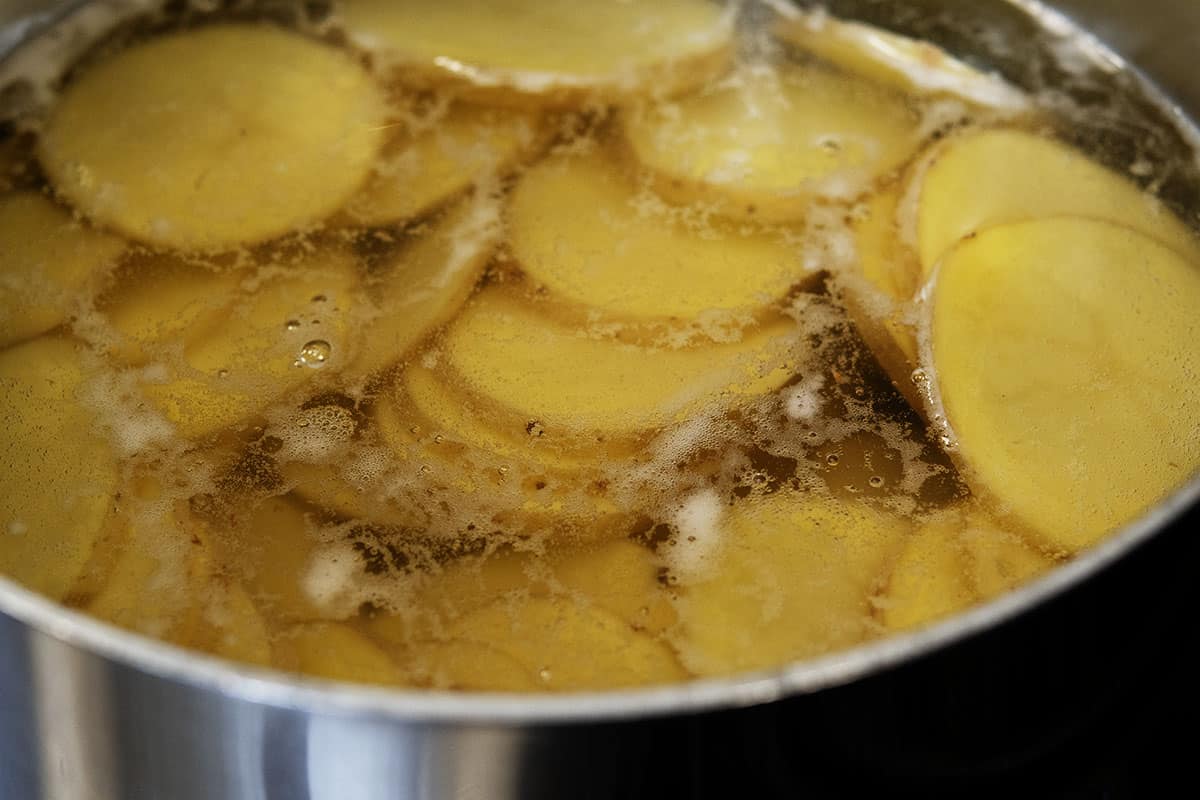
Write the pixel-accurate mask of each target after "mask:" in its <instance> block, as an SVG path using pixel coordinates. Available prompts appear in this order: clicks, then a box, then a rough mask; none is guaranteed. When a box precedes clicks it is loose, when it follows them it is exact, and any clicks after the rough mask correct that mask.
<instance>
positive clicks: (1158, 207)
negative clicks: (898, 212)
mask: <svg viewBox="0 0 1200 800" xmlns="http://www.w3.org/2000/svg"><path fill="white" fill-rule="evenodd" d="M914 180H918V181H920V185H919V186H918V187H915V189H916V190H917V191H919V195H918V208H917V231H916V235H917V249H918V252H919V255H920V259H921V265H922V267H923V268H924V271H925V274H926V275H928V274H929V273H930V272H932V271H933V268H934V267H935V266H936V265H937V263H938V261H939V260H941V258H942V256H944V255H945V254H946V252H947V251H948V250H949V249H950V248H951V247H953V246H954V245H955V244H957V243H958V242H959V241H960V240H962V239H963V238H965V237H966V236H969V235H970V234H972V233H978V232H980V231H983V230H986V229H987V228H989V227H991V226H993V225H1001V224H1004V223H1009V222H1021V221H1024V220H1031V219H1040V218H1044V217H1050V216H1058V215H1067V216H1078V217H1094V218H1096V219H1102V220H1108V221H1109V222H1115V223H1118V224H1121V225H1126V226H1128V227H1130V228H1133V229H1134V230H1136V231H1138V232H1140V233H1143V234H1145V235H1146V236H1149V237H1151V238H1153V239H1157V240H1158V241H1159V242H1161V243H1163V244H1165V245H1167V246H1169V247H1172V248H1174V249H1175V250H1176V251H1177V252H1178V253H1180V254H1181V255H1183V256H1184V257H1185V258H1189V259H1197V258H1200V240H1198V239H1197V236H1196V234H1195V233H1194V232H1192V231H1191V230H1189V229H1188V228H1187V226H1186V225H1184V224H1183V222H1181V221H1180V220H1179V219H1178V218H1177V217H1176V216H1175V215H1174V214H1172V213H1171V211H1170V210H1169V209H1168V208H1167V207H1166V206H1165V205H1163V204H1162V202H1160V201H1159V200H1158V199H1157V198H1155V197H1154V196H1153V195H1152V194H1150V193H1148V192H1145V191H1142V190H1141V189H1139V188H1138V187H1137V186H1136V185H1135V184H1134V183H1133V182H1132V181H1131V180H1127V179H1126V178H1124V177H1122V176H1120V175H1117V174H1116V173H1114V172H1111V171H1109V170H1108V169H1106V168H1105V167H1102V166H1100V165H1099V164H1097V163H1095V162H1093V161H1091V160H1089V159H1088V158H1087V157H1085V156H1083V155H1082V154H1080V153H1078V152H1076V151H1075V150H1072V149H1070V148H1069V147H1067V146H1066V145H1063V144H1060V143H1058V142H1054V141H1051V140H1049V139H1045V138H1042V137H1040V136H1036V135H1034V134H1031V133H1026V132H1023V131H1015V130H985V131H977V132H973V133H969V134H966V135H963V136H960V137H957V138H955V139H952V140H950V141H949V142H947V143H946V144H945V145H944V146H943V149H942V150H941V151H940V152H938V153H937V155H936V157H935V158H934V159H933V162H932V164H931V165H930V166H929V168H928V169H927V170H925V171H924V172H916V173H914ZM981 187H986V190H983V189H981Z"/></svg>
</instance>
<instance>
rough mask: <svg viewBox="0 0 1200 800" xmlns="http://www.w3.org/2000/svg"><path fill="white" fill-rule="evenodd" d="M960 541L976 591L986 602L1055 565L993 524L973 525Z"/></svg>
mask: <svg viewBox="0 0 1200 800" xmlns="http://www.w3.org/2000/svg"><path fill="white" fill-rule="evenodd" d="M961 541H962V544H963V547H964V548H966V552H967V557H968V559H967V560H968V561H969V562H970V569H969V573H968V574H969V576H970V578H971V582H972V584H973V586H974V588H975V592H976V593H977V594H978V595H979V596H980V598H982V599H985V600H986V599H988V598H991V597H996V596H998V595H1001V594H1004V593H1005V592H1007V591H1009V590H1011V589H1015V588H1017V587H1018V586H1020V585H1022V584H1024V583H1028V582H1029V581H1031V580H1033V579H1034V578H1036V577H1037V576H1039V575H1041V574H1042V573H1043V572H1047V571H1049V570H1050V569H1051V568H1052V567H1053V566H1054V562H1053V561H1051V560H1050V559H1049V558H1047V557H1046V556H1045V555H1043V554H1042V553H1040V552H1038V551H1037V550H1036V549H1034V548H1033V547H1032V546H1031V545H1029V544H1028V543H1026V542H1025V541H1024V540H1023V539H1022V538H1021V537H1020V536H1017V535H1016V534H1015V533H1010V532H1008V531H1004V530H1002V529H1000V528H998V527H996V526H995V525H992V524H978V523H977V524H974V525H972V526H971V527H969V528H967V529H966V530H964V531H963V533H962V536H961Z"/></svg>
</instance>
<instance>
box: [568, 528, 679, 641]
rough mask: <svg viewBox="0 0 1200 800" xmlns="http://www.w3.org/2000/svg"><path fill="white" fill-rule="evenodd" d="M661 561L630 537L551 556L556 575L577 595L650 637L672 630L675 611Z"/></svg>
mask: <svg viewBox="0 0 1200 800" xmlns="http://www.w3.org/2000/svg"><path fill="white" fill-rule="evenodd" d="M660 568H661V563H660V562H659V560H658V559H657V558H656V557H655V556H654V554H653V553H652V552H650V551H649V550H647V549H646V548H645V547H642V546H640V545H638V544H635V543H634V542H631V541H629V540H628V539H614V540H612V541H608V542H602V543H600V544H597V545H591V546H588V547H583V548H579V549H573V550H569V551H567V552H565V553H564V554H562V555H561V556H559V557H558V558H556V559H552V561H551V564H550V571H551V573H552V574H553V575H554V578H555V579H556V580H557V581H558V582H559V583H561V584H562V585H563V586H564V587H565V588H566V589H568V590H569V591H570V592H571V593H573V594H575V595H576V596H577V597H578V598H582V599H584V600H586V601H587V602H589V603H595V604H596V605H598V606H600V607H601V608H604V609H606V610H608V611H611V612H612V613H613V614H615V615H616V616H617V617H619V618H620V619H623V620H625V622H627V623H629V625H630V626H631V627H632V628H633V629H634V630H638V631H646V632H647V633H649V634H651V635H655V634H659V633H662V632H663V631H665V630H666V629H668V628H670V627H671V626H672V625H673V624H674V623H675V621H676V618H675V617H676V615H675V609H674V608H673V606H672V605H671V603H670V600H669V598H668V595H667V593H666V592H665V591H664V590H663V587H662V584H660V583H659V581H658V575H659V570H660Z"/></svg>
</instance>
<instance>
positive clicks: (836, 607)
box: [675, 490, 908, 675]
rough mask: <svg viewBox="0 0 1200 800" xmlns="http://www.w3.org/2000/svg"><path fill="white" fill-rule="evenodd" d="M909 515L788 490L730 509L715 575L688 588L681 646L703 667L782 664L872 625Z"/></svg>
mask: <svg viewBox="0 0 1200 800" xmlns="http://www.w3.org/2000/svg"><path fill="white" fill-rule="evenodd" d="M907 530H908V523H907V522H906V521H904V520H901V519H899V518H895V517H891V516H888V515H885V514H883V513H880V512H877V511H875V510H873V509H872V508H870V507H869V506H866V505H863V504H861V503H853V502H837V501H834V500H832V499H830V498H827V497H824V496H818V495H814V494H802V493H799V492H795V491H790V490H787V491H782V492H779V493H777V494H773V495H769V496H766V497H761V498H752V499H750V500H747V501H744V502H742V503H739V504H737V505H735V506H734V507H733V508H732V509H731V510H730V511H728V512H727V514H726V517H725V519H724V520H723V521H722V522H721V525H720V527H719V531H720V535H721V539H720V542H719V550H718V551H717V553H716V556H715V558H713V559H710V563H711V564H712V567H711V568H710V571H709V575H708V576H706V577H702V578H698V579H696V580H691V581H688V582H687V583H686V584H684V585H682V586H681V597H680V599H679V601H678V602H677V604H676V605H677V608H678V609H679V618H680V626H679V629H678V632H677V634H676V638H675V641H676V644H677V646H678V649H679V653H680V658H681V660H682V661H683V664H684V666H685V667H687V668H688V669H690V670H691V671H693V672H695V673H698V674H701V675H712V674H722V673H729V672H737V671H740V670H749V669H759V668H766V667H778V666H782V665H784V664H785V663H787V662H789V661H794V660H797V659H801V658H805V657H809V656H814V655H819V654H821V653H826V652H828V651H830V650H833V649H836V648H839V647H846V646H848V645H851V644H853V643H855V642H858V641H861V640H862V639H864V638H866V637H867V636H868V635H869V633H870V632H871V625H872V621H871V605H870V596H871V593H872V591H873V590H874V588H875V586H876V584H878V583H880V582H881V581H882V580H883V578H884V577H885V576H886V570H887V566H888V564H889V562H890V561H891V560H892V559H893V558H894V557H895V554H896V553H897V551H898V550H899V549H900V548H902V547H903V545H904V534H905V532H906V531H907Z"/></svg>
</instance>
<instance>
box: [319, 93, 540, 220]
mask: <svg viewBox="0 0 1200 800" xmlns="http://www.w3.org/2000/svg"><path fill="white" fill-rule="evenodd" d="M402 129H403V132H402V133H400V135H398V136H397V137H396V138H394V139H393V140H392V141H391V142H390V143H389V144H388V146H387V148H386V149H385V150H384V153H383V157H382V158H381V159H380V161H379V162H378V163H377V164H376V165H375V171H374V173H373V174H372V176H371V179H370V180H369V181H367V185H366V186H364V187H363V189H362V191H360V192H359V193H358V194H356V195H355V196H354V197H353V198H351V200H350V202H349V203H348V204H347V205H346V207H345V209H343V214H344V215H345V216H346V218H347V219H348V220H349V221H350V222H351V223H353V224H355V225H361V226H364V227H377V226H381V225H392V224H395V223H397V222H404V221H406V220H409V219H412V218H414V217H418V216H420V215H422V214H425V213H426V212H428V211H430V210H432V209H434V208H436V207H437V206H439V205H441V204H442V203H444V202H446V201H447V200H450V199H451V198H453V197H454V196H455V195H458V194H461V193H463V192H464V191H466V190H467V189H470V188H471V187H473V186H479V185H481V184H485V183H487V182H489V181H494V180H496V179H497V178H499V177H500V176H501V175H502V174H503V173H504V172H506V171H508V170H509V169H511V168H512V167H513V166H515V165H516V164H517V162H519V161H520V160H521V159H522V158H524V157H526V156H527V155H529V154H530V153H531V152H532V151H533V150H534V149H535V148H536V147H537V145H538V144H539V143H540V142H542V141H544V140H545V138H546V137H545V135H544V133H543V130H542V121H541V118H540V116H539V115H538V114H536V113H532V112H529V111H520V110H510V109H500V108H486V107H483V106H474V105H467V104H457V105H454V106H451V108H450V109H449V110H448V111H446V112H445V114H444V116H441V117H439V118H436V119H433V120H430V121H429V122H427V123H426V124H425V125H423V126H416V125H413V124H403V123H402Z"/></svg>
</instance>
